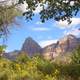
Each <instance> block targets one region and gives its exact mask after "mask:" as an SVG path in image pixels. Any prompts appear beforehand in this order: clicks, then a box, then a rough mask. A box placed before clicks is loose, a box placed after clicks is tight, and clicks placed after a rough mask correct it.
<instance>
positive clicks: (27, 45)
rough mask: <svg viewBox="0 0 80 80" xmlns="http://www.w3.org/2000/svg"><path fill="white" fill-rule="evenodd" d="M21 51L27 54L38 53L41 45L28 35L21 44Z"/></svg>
mask: <svg viewBox="0 0 80 80" xmlns="http://www.w3.org/2000/svg"><path fill="white" fill-rule="evenodd" d="M22 51H24V52H26V53H28V55H29V56H32V55H34V54H36V53H40V52H41V47H40V46H39V45H38V43H37V42H36V41H35V40H33V39H32V38H31V37H28V38H27V39H26V40H25V42H24V44H23V46H22Z"/></svg>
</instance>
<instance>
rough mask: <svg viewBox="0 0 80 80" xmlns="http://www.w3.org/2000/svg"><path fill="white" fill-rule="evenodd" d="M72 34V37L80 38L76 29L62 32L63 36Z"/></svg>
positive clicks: (79, 31)
mask: <svg viewBox="0 0 80 80" xmlns="http://www.w3.org/2000/svg"><path fill="white" fill-rule="evenodd" d="M69 34H72V35H74V36H80V30H78V29H72V30H70V31H64V35H69Z"/></svg>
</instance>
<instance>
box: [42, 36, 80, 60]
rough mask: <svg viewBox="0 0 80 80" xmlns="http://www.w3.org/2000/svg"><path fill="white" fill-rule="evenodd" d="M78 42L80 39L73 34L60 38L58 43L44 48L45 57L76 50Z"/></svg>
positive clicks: (79, 42)
mask: <svg viewBox="0 0 80 80" xmlns="http://www.w3.org/2000/svg"><path fill="white" fill-rule="evenodd" d="M78 44H80V39H79V38H76V37H75V36H73V35H68V36H65V37H64V38H62V39H60V40H59V41H58V42H57V43H56V44H52V45H49V46H47V47H45V48H44V49H43V53H44V56H45V58H49V59H51V58H54V57H56V56H58V55H60V54H61V55H63V54H64V53H67V52H71V51H72V50H74V49H75V48H76V47H77V46H78Z"/></svg>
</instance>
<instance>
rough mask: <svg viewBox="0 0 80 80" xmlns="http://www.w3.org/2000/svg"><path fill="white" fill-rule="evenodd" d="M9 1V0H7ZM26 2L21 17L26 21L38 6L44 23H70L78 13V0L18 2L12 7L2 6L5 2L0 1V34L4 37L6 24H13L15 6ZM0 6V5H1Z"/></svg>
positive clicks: (6, 30) (79, 5)
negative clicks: (61, 21)
mask: <svg viewBox="0 0 80 80" xmlns="http://www.w3.org/2000/svg"><path fill="white" fill-rule="evenodd" d="M8 1H9V0H8ZM24 1H25V2H26V6H27V7H26V12H24V13H23V16H26V19H27V20H32V17H33V16H34V11H35V10H36V8H37V7H38V6H39V5H40V7H41V8H42V10H41V11H40V12H39V14H40V19H41V21H42V22H45V21H46V20H49V19H55V20H56V21H59V20H67V21H68V22H69V23H71V20H70V18H72V17H73V16H74V15H75V16H76V15H77V13H78V12H79V11H80V0H19V2H18V3H15V4H12V5H9V6H7V5H4V6H3V4H4V2H7V0H4V1H2V2H1V1H0V34H1V35H4V34H6V33H7V32H8V28H7V27H8V24H11V23H13V22H14V20H13V19H14V17H15V16H17V12H18V11H17V10H16V6H17V5H18V4H24ZM1 4H2V5H1Z"/></svg>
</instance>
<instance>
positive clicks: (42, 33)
mask: <svg viewBox="0 0 80 80" xmlns="http://www.w3.org/2000/svg"><path fill="white" fill-rule="evenodd" d="M21 6H22V7H21ZM21 6H19V7H20V9H21V10H22V12H24V11H25V8H26V7H25V5H21ZM40 10H41V8H40V7H38V8H37V10H36V11H35V12H34V13H35V16H34V17H33V20H32V21H29V22H27V20H25V18H24V17H23V16H17V17H16V22H17V23H18V25H15V24H14V25H11V26H10V27H11V28H10V33H9V34H8V37H7V40H6V41H5V42H4V41H3V40H0V43H1V44H2V43H3V44H6V45H7V48H6V51H7V52H10V51H14V50H20V49H21V48H22V45H23V43H24V41H25V39H26V38H28V37H32V38H33V39H34V40H35V41H36V42H37V43H38V44H39V45H40V46H41V47H45V46H46V45H49V44H52V43H56V42H57V41H58V40H59V39H61V38H63V37H64V36H66V35H69V34H73V35H75V36H77V37H79V36H80V30H78V29H79V28H80V14H79V13H78V15H77V16H76V17H73V18H72V19H71V20H72V23H71V24H70V25H68V23H67V21H59V22H57V21H54V20H53V19H51V20H48V21H46V22H45V23H41V21H40V19H39V15H38V13H39V11H40Z"/></svg>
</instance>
